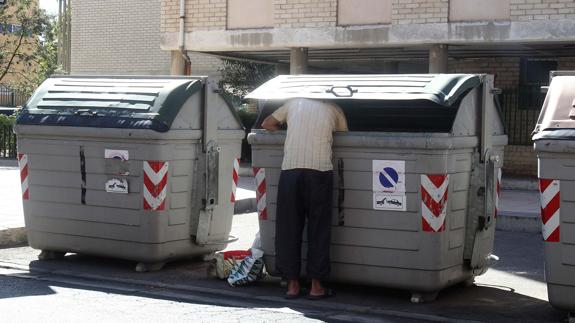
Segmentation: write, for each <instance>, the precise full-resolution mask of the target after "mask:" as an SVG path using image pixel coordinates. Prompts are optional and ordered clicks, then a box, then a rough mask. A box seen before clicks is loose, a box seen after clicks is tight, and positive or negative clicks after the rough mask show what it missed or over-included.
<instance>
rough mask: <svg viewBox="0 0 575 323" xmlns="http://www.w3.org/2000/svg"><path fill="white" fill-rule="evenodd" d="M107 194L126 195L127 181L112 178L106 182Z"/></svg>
mask: <svg viewBox="0 0 575 323" xmlns="http://www.w3.org/2000/svg"><path fill="white" fill-rule="evenodd" d="M106 192H107V193H122V194H127V193H128V181H127V180H126V179H125V178H112V179H110V180H109V181H107V182H106Z"/></svg>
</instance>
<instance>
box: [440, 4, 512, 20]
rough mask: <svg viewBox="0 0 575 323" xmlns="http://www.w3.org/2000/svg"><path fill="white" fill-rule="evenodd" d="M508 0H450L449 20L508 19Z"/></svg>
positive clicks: (509, 15)
mask: <svg viewBox="0 0 575 323" xmlns="http://www.w3.org/2000/svg"><path fill="white" fill-rule="evenodd" d="M509 3H510V0H481V1H478V0H450V1H449V21H494V20H509V19H510V17H511V7H510V4H509Z"/></svg>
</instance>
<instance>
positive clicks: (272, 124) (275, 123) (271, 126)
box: [262, 115, 281, 131]
mask: <svg viewBox="0 0 575 323" xmlns="http://www.w3.org/2000/svg"><path fill="white" fill-rule="evenodd" d="M280 124H281V123H280V122H279V120H278V119H276V118H274V117H273V116H272V115H269V116H268V117H267V118H265V119H264V122H262V128H264V129H266V130H269V131H276V130H279V128H280Z"/></svg>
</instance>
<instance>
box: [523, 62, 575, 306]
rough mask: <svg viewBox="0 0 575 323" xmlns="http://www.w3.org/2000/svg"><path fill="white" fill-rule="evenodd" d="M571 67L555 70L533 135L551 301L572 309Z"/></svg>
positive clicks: (574, 148)
mask: <svg viewBox="0 0 575 323" xmlns="http://www.w3.org/2000/svg"><path fill="white" fill-rule="evenodd" d="M574 98H575V72H553V73H552V80H551V84H550V86H549V90H548V92H547V96H546V98H545V101H544V103H543V109H542V110H541V114H540V116H539V119H538V121H537V126H536V128H535V131H534V136H533V141H534V147H535V150H536V151H537V157H538V161H539V170H538V173H539V174H538V176H539V182H540V192H541V219H542V233H543V240H544V241H545V243H544V244H545V279H546V280H547V292H548V294H549V302H550V303H551V305H553V306H555V307H557V308H559V309H563V310H566V311H569V312H572V313H573V312H575V297H574V296H573V295H574V294H575V212H573V210H572V207H574V206H575V205H574V204H573V201H574V196H575V172H573V165H575V120H574V119H575V113H574V112H575V102H574V101H573V99H574Z"/></svg>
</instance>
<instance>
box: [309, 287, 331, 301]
mask: <svg viewBox="0 0 575 323" xmlns="http://www.w3.org/2000/svg"><path fill="white" fill-rule="evenodd" d="M333 296H335V291H334V290H333V289H331V288H324V292H323V294H321V295H307V299H309V300H312V301H317V300H320V299H324V298H329V297H333Z"/></svg>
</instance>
